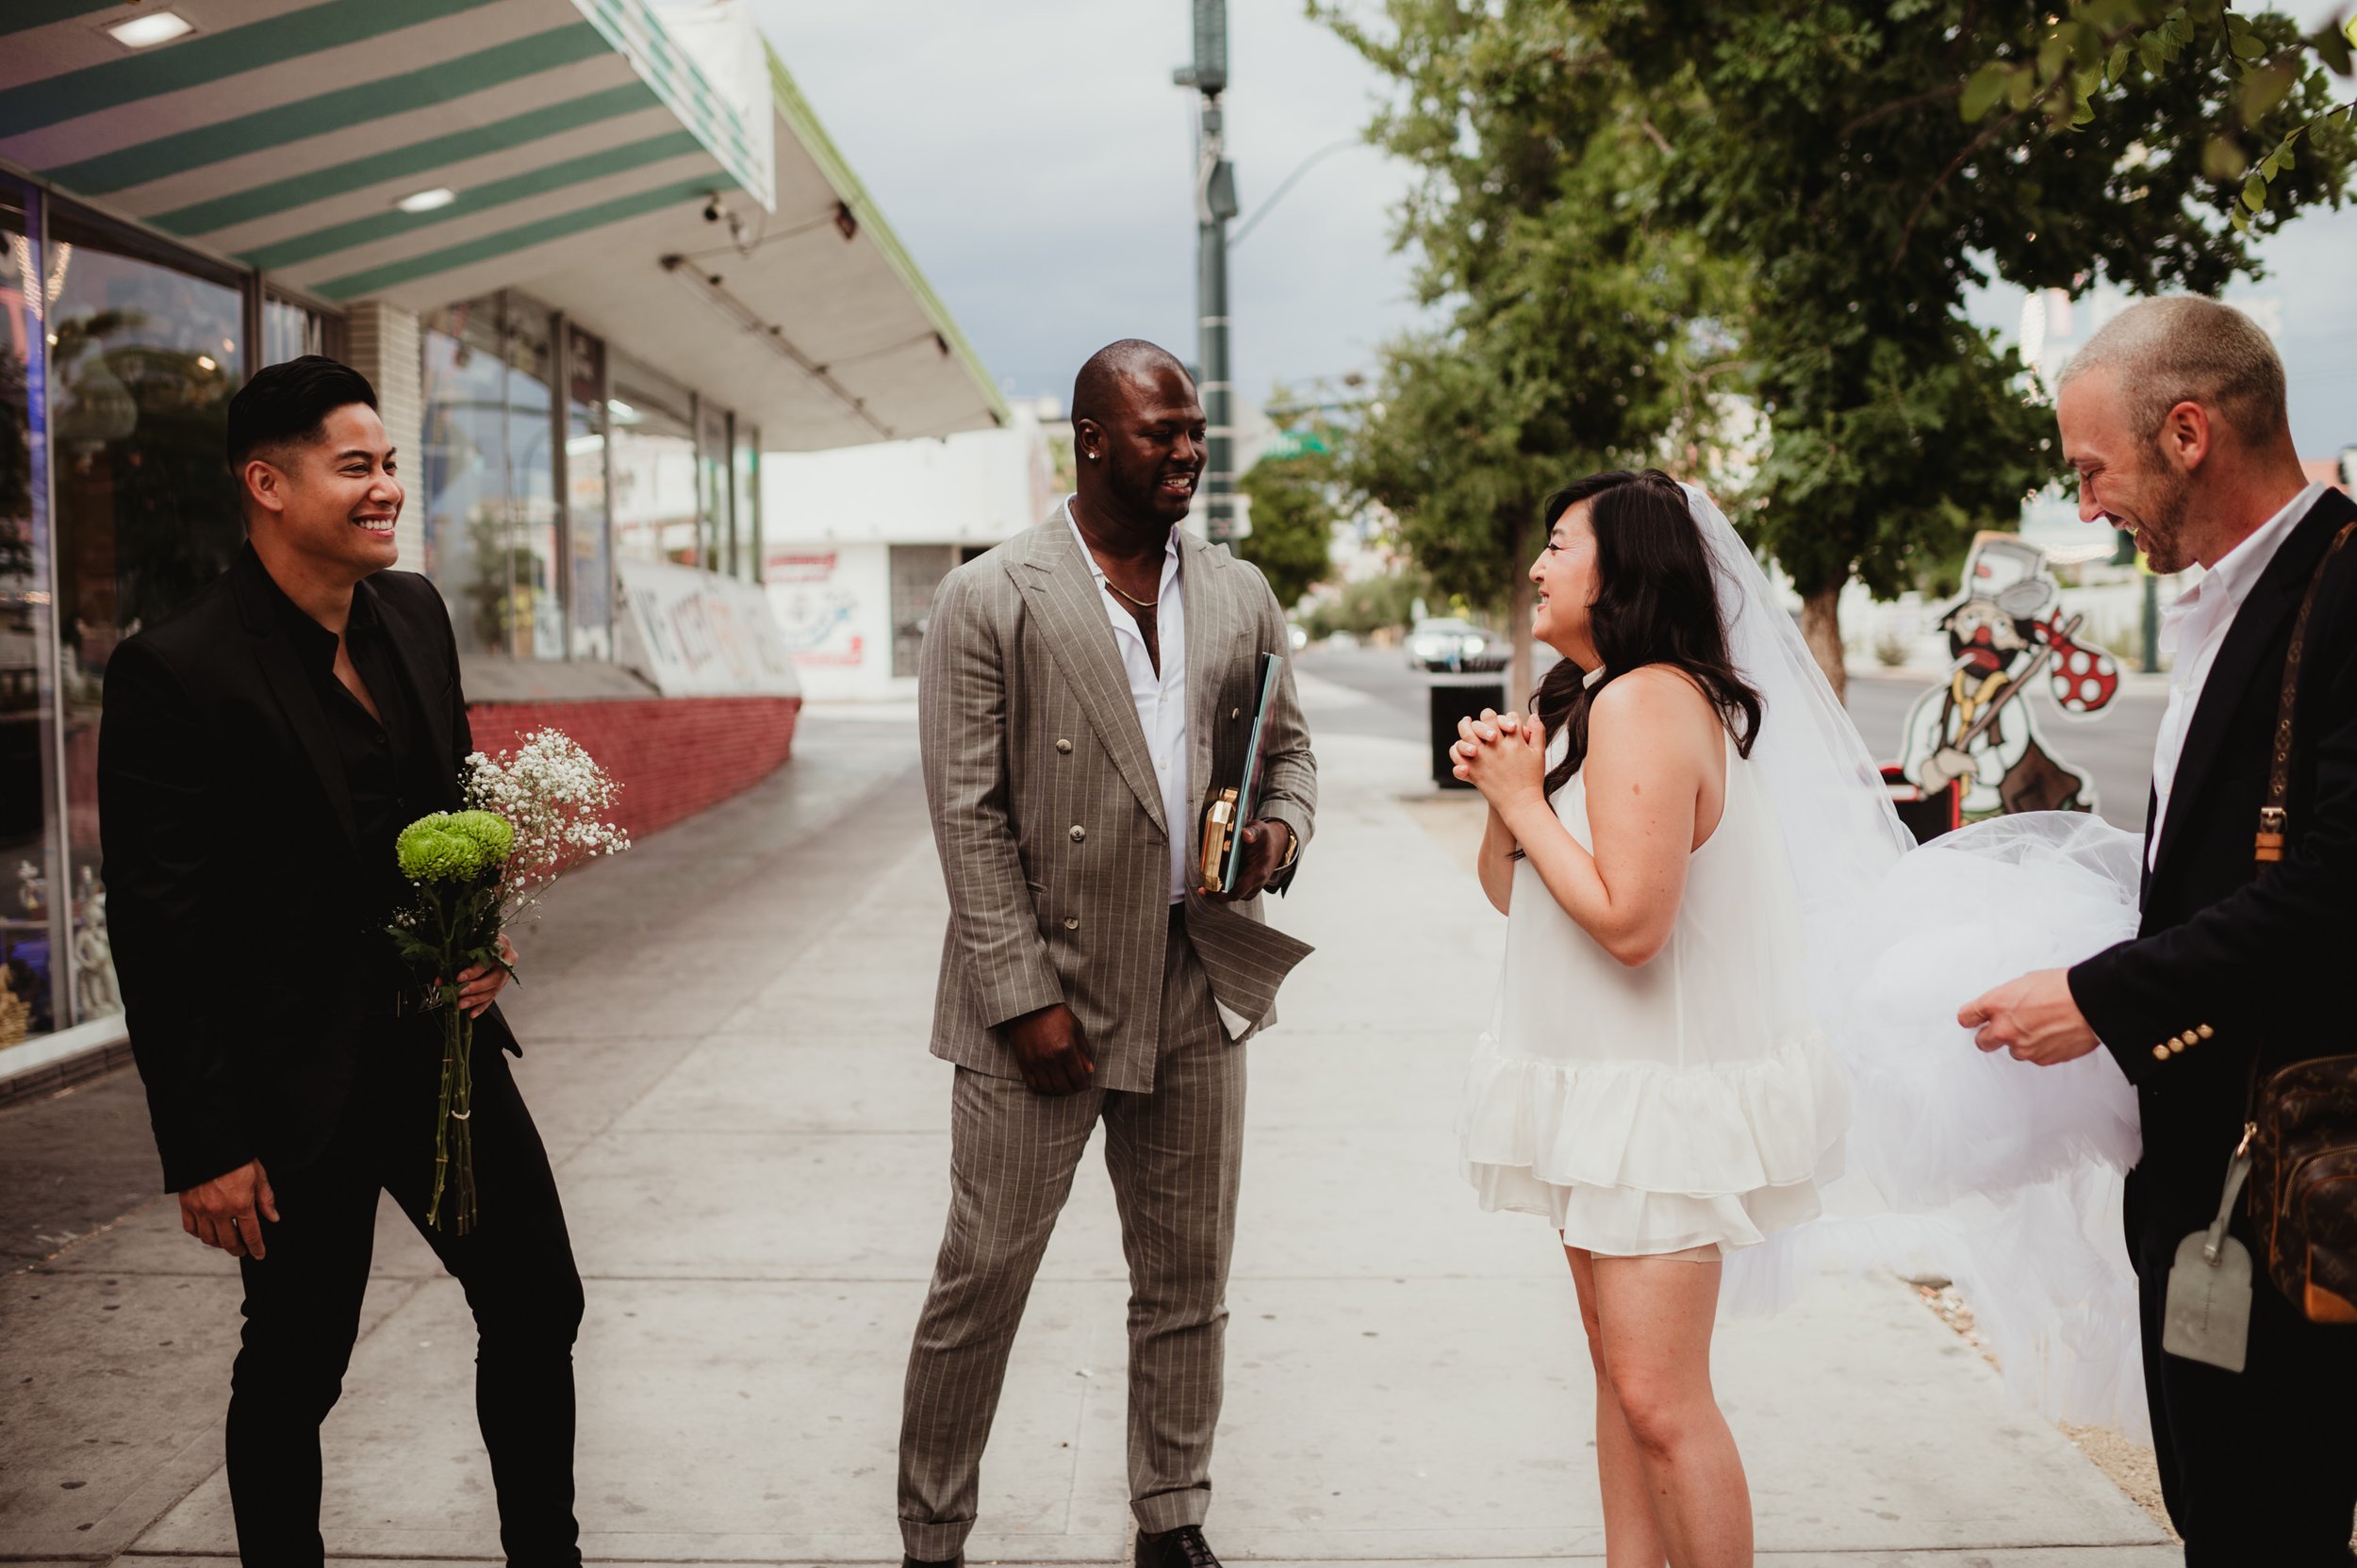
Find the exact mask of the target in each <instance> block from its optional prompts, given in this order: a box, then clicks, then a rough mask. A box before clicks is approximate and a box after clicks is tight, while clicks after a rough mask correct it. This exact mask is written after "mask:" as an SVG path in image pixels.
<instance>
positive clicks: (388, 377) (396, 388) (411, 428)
mask: <svg viewBox="0 0 2357 1568" xmlns="http://www.w3.org/2000/svg"><path fill="white" fill-rule="evenodd" d="M344 339H345V347H344V357H345V359H346V361H347V362H348V363H349V364H350V365H351V366H352V368H353V369H354V370H355V371H359V372H360V373H361V374H362V375H365V376H367V377H368V378H369V380H370V381H371V382H372V383H373V384H374V385H375V387H376V409H377V414H378V417H379V418H381V419H383V420H384V421H385V434H386V436H387V437H389V438H390V439H391V441H392V443H393V445H394V447H395V448H396V449H397V450H398V451H399V453H400V459H399V460H400V463H401V470H402V472H403V473H404V474H405V475H407V476H408V480H409V501H410V504H408V505H407V506H404V507H403V508H402V512H401V520H400V521H399V522H398V523H395V524H394V525H393V538H394V541H395V542H396V543H398V544H399V545H400V546H401V564H402V568H403V569H404V570H407V571H423V570H424V569H425V507H424V505H423V504H422V502H423V501H424V497H425V461H424V458H425V366H424V361H423V360H422V359H421V358H420V349H419V338H418V318H417V317H416V315H415V314H413V313H412V312H410V311H406V310H403V309H400V308H398V307H397V306H394V305H385V304H381V303H379V302H376V301H364V302H363V303H361V304H358V305H353V306H351V307H350V308H349V309H348V310H347V311H346V312H345V315H344Z"/></svg>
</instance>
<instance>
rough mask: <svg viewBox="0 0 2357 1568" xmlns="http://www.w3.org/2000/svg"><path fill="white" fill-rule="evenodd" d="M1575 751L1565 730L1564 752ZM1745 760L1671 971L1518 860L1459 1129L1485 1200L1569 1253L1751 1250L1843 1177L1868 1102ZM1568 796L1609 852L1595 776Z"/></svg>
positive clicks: (1733, 758)
mask: <svg viewBox="0 0 2357 1568" xmlns="http://www.w3.org/2000/svg"><path fill="white" fill-rule="evenodd" d="M1565 746H1566V741H1565V738H1564V736H1562V735H1561V734H1558V735H1557V736H1556V737H1555V739H1554V740H1553V741H1552V742H1551V743H1550V745H1549V748H1548V757H1549V760H1550V763H1551V764H1552V763H1553V762H1554V761H1556V760H1559V759H1560V758H1561V756H1562V755H1563V752H1564V749H1565ZM1726 758H1727V760H1726V807H1725V810H1724V812H1723V813H1722V816H1721V817H1720V821H1719V825H1718V826H1717V827H1716V828H1715V829H1714V830H1713V831H1712V833H1711V834H1710V837H1709V838H1708V839H1707V840H1706V841H1705V842H1704V844H1703V845H1702V847H1701V848H1700V849H1698V850H1695V851H1694V852H1693V858H1692V861H1691V863H1690V865H1689V867H1688V870H1687V882H1686V893H1685V898H1684V900H1682V901H1681V902H1680V904H1679V907H1678V916H1677V923H1676V925H1675V927H1674V928H1673V930H1672V933H1671V936H1670V941H1669V944H1668V946H1666V947H1665V948H1663V949H1662V950H1661V951H1660V952H1659V953H1658V954H1656V956H1655V957H1654V958H1653V960H1652V961H1651V962H1649V963H1646V964H1643V965H1640V966H1637V967H1635V968H1630V967H1627V966H1624V965H1623V964H1621V963H1620V962H1619V961H1618V960H1617V959H1615V958H1613V957H1612V955H1611V954H1609V953H1607V951H1605V949H1603V948H1602V947H1601V946H1600V945H1598V944H1597V942H1596V941H1595V940H1594V939H1593V938H1592V937H1591V936H1590V935H1589V934H1588V933H1586V932H1584V931H1582V930H1581V929H1580V928H1579V926H1578V925H1577V924H1576V923H1575V922H1574V920H1573V919H1572V917H1571V916H1568V915H1566V914H1565V913H1564V912H1563V908H1562V906H1561V905H1559V904H1558V903H1557V902H1556V901H1555V897H1554V895H1553V894H1551V893H1549V892H1548V891H1547V888H1546V884H1545V883H1543V882H1542V881H1541V880H1540V876H1539V873H1538V871H1537V870H1536V869H1534V868H1533V867H1531V865H1530V863H1529V862H1528V861H1522V862H1518V863H1517V864H1516V865H1515V867H1514V886H1513V898H1512V902H1511V906H1510V910H1509V914H1508V920H1507V936H1506V967H1505V972H1504V974H1503V975H1502V976H1501V978H1500V981H1499V984H1498V996H1497V1005H1496V1009H1495V1012H1494V1014H1493V1015H1492V1024H1491V1028H1490V1031H1489V1032H1488V1033H1486V1034H1484V1035H1483V1036H1482V1037H1481V1041H1480V1044H1479V1046H1478V1047H1477V1048H1476V1049H1475V1054H1474V1060H1473V1065H1472V1067H1471V1069H1470V1071H1469V1072H1468V1074H1467V1079H1466V1086H1465V1100H1464V1106H1463V1113H1462V1115H1461V1118H1460V1120H1459V1137H1460V1141H1461V1146H1462V1152H1463V1159H1464V1169H1465V1175H1466V1178H1467V1180H1470V1181H1471V1182H1472V1183H1473V1185H1474V1187H1475V1190H1476V1191H1477V1192H1478V1193H1479V1194H1480V1197H1481V1204H1482V1207H1483V1208H1485V1209H1491V1210H1500V1209H1504V1210H1514V1211H1517V1212H1521V1213H1533V1214H1539V1215H1541V1216H1543V1217H1544V1218H1546V1219H1547V1220H1548V1221H1549V1222H1550V1223H1552V1224H1553V1225H1554V1226H1555V1227H1556V1228H1557V1229H1558V1230H1560V1231H1562V1233H1563V1240H1564V1243H1565V1245H1567V1246H1577V1247H1584V1248H1586V1249H1588V1250H1590V1251H1591V1252H1595V1253H1598V1254H1602V1255H1605V1256H1608V1257H1646V1256H1654V1255H1657V1254H1661V1253H1670V1252H1681V1251H1684V1250H1686V1249H1688V1248H1690V1247H1698V1246H1710V1245H1713V1244H1715V1245H1717V1246H1721V1247H1725V1248H1733V1247H1741V1246H1751V1245H1752V1244H1754V1243H1756V1242H1759V1241H1761V1240H1763V1239H1764V1238H1765V1237H1766V1236H1768V1235H1769V1234H1770V1233H1772V1232H1773V1231H1777V1230H1785V1229H1787V1228H1788V1227H1791V1226H1795V1225H1799V1224H1802V1223H1804V1222H1805V1221H1807V1220H1810V1219H1813V1218H1815V1217H1816V1215H1817V1213H1818V1211H1819V1199H1818V1189H1819V1186H1820V1184H1821V1183H1822V1182H1825V1181H1828V1180H1832V1179H1834V1178H1835V1177H1837V1176H1838V1175H1839V1174H1840V1167H1841V1151H1842V1134H1843V1132H1844V1131H1846V1129H1847V1127H1848V1124H1849V1114H1850V1102H1849V1094H1848V1090H1847V1087H1846V1081H1845V1079H1844V1076H1843V1073H1842V1071H1841V1068H1840V1066H1839V1065H1838V1061H1837V1060H1836V1058H1835V1056H1834V1054H1833V1051H1832V1049H1831V1048H1830V1046H1829V1044H1828V1042H1827V1041H1826V1039H1825V1036H1824V1034H1823V1032H1822V1031H1821V1029H1820V1028H1819V1027H1818V1024H1817V1021H1816V1019H1815V1018H1814V1016H1813V1015H1812V1008H1811V1005H1810V1002H1809V999H1808V981H1807V975H1806V972H1805V950H1804V948H1803V945H1802V944H1803V935H1802V921H1801V910H1800V898H1799V894H1798V891H1797V890H1796V889H1795V887H1794V885H1793V881H1792V874H1791V868H1790V866H1789V864H1788V861H1787V860H1786V855H1785V845H1784V835H1783V834H1782V833H1781V832H1780V831H1779V829H1778V826H1777V823H1776V819H1775V814H1774V808H1773V803H1772V801H1770V799H1769V797H1768V795H1767V792H1766V790H1765V789H1764V788H1763V787H1762V786H1761V784H1760V783H1759V781H1758V780H1757V778H1756V777H1755V775H1754V772H1753V769H1752V765H1751V764H1750V763H1749V762H1748V761H1746V760H1745V759H1744V758H1743V757H1742V756H1740V755H1739V753H1738V752H1737V751H1736V748H1735V746H1734V744H1733V742H1732V741H1730V742H1729V743H1728V744H1727V747H1726ZM1552 803H1553V805H1554V807H1555V812H1556V815H1557V817H1559V818H1561V819H1562V822H1563V825H1564V826H1565V827H1566V828H1568V829H1569V830H1570V831H1571V834H1572V836H1573V837H1574V838H1575V839H1577V840H1578V841H1579V843H1580V844H1581V846H1582V847H1583V848H1588V849H1590V850H1592V849H1593V840H1592V838H1591V835H1590V831H1589V826H1588V803H1587V784H1586V779H1585V776H1584V774H1574V775H1573V776H1572V778H1571V780H1570V782H1569V783H1567V784H1564V786H1563V787H1562V788H1561V789H1559V790H1558V791H1557V792H1556V794H1555V796H1554V798H1553V801H1552Z"/></svg>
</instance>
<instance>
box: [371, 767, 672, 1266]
mask: <svg viewBox="0 0 2357 1568" xmlns="http://www.w3.org/2000/svg"><path fill="white" fill-rule="evenodd" d="M459 785H460V791H461V793H462V795H463V796H464V798H465V802H466V807H467V809H465V810H464V811H455V812H441V811H437V812H435V813H433V814H432V815H431V816H427V817H420V818H418V820H416V821H415V822H412V823H410V824H409V826H407V827H406V828H404V829H403V830H402V832H401V837H400V840H399V841H398V843H397V844H396V845H395V848H394V854H395V857H396V859H397V860H398V861H399V863H400V866H401V874H402V876H403V877H404V879H406V880H407V881H408V883H409V884H410V889H411V893H412V895H413V896H412V898H411V900H410V901H409V902H408V904H407V905H405V906H404V908H402V909H401V910H399V911H398V912H396V913H395V915H394V916H393V923H392V925H391V926H390V927H389V928H388V929H389V930H390V932H391V933H392V938H393V943H394V946H395V947H396V948H397V949H399V950H400V952H401V955H402V957H403V958H404V959H406V960H407V961H408V962H409V963H410V965H411V966H413V967H415V968H416V969H417V971H418V972H419V974H420V976H422V977H425V978H426V982H427V989H428V991H429V992H430V993H431V994H432V998H433V1000H434V1002H435V1004H436V1005H437V1007H438V1008H439V1009H440V1011H441V1014H442V1086H441V1097H440V1109H439V1111H438V1112H437V1114H436V1117H435V1124H434V1195H433V1197H432V1198H431V1200H430V1201H429V1202H428V1204H427V1206H426V1222H427V1223H428V1224H430V1225H434V1226H437V1227H438V1226H440V1225H442V1224H443V1223H444V1221H443V1211H442V1199H443V1198H444V1197H446V1196H447V1197H451V1198H452V1199H453V1201H452V1205H451V1211H450V1216H449V1224H450V1226H451V1227H452V1229H453V1230H456V1231H457V1232H458V1233H459V1234H461V1235H464V1234H466V1233H467V1232H468V1231H469V1230H472V1229H473V1228H474V1221H475V1214H476V1203H475V1187H474V1134H473V1129H472V1128H471V1126H470V1120H471V1118H472V1116H473V1114H474V1065H473V1053H474V1020H473V1019H472V1018H471V1017H470V1016H468V1015H467V1012H466V1010H465V1009H464V1008H462V1007H461V1006H459V1004H458V992H459V985H458V976H459V975H460V974H462V973H464V972H465V971H466V970H468V969H470V968H474V967H477V966H498V967H500V968H503V969H506V970H507V971H508V972H509V973H510V974H513V973H514V972H515V970H514V968H513V966H511V965H510V964H509V963H508V960H507V956H506V955H507V947H506V942H505V933H506V932H507V930H508V928H509V927H510V926H511V925H513V924H514V923H515V922H516V921H517V920H519V918H520V917H521V916H522V915H523V914H524V912H525V911H527V910H528V909H530V908H531V907H532V906H533V905H534V904H536V902H538V900H539V898H540V895H541V894H542V893H544V892H546V891H547V889H548V887H549V885H550V884H551V883H553V882H555V881H556V879H557V878H559V877H561V876H563V875H564V874H565V873H566V872H568V871H569V870H571V869H572V868H573V867H576V866H578V865H580V864H581V863H582V862H583V861H585V860H592V859H595V858H596V857H598V856H600V855H616V854H619V853H621V852H622V851H623V850H627V849H629V848H630V835H629V834H625V833H624V832H622V830H621V829H619V828H618V827H616V826H614V824H613V823H611V822H609V821H606V820H605V819H604V818H605V814H606V813H607V812H609V811H611V810H612V809H613V806H614V801H615V798H616V796H617V795H618V794H619V793H620V791H621V785H620V784H617V783H615V781H614V779H613V778H612V776H611V775H609V774H608V773H607V772H606V771H605V769H603V768H602V767H599V766H598V765H597V763H596V762H595V761H593V760H592V759H591V758H590V755H589V753H588V752H586V751H583V750H582V749H581V748H580V746H578V745H577V744H575V743H574V741H573V739H572V737H571V736H569V735H568V734H565V732H564V731H562V730H536V731H535V732H533V733H532V734H528V735H526V736H524V737H523V743H522V745H521V746H520V747H519V749H518V750H517V751H514V752H513V753H510V752H506V751H502V752H501V753H500V754H499V755H498V756H496V757H492V756H486V754H485V753H483V752H481V751H477V752H475V753H474V754H473V755H471V756H470V757H468V758H467V761H466V764H465V767H464V769H463V770H462V772H461V774H460V778H459Z"/></svg>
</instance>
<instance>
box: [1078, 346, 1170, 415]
mask: <svg viewBox="0 0 2357 1568" xmlns="http://www.w3.org/2000/svg"><path fill="white" fill-rule="evenodd" d="M1162 365H1174V366H1176V367H1178V373H1179V374H1181V375H1183V376H1185V377H1187V379H1188V380H1190V381H1192V380H1194V379H1195V375H1194V372H1193V371H1189V370H1188V369H1187V362H1186V361H1185V360H1183V359H1181V358H1179V357H1178V355H1175V354H1173V353H1171V352H1170V351H1169V350H1168V349H1166V348H1164V347H1162V345H1161V344H1160V343H1149V342H1147V341H1146V339H1145V338H1122V339H1121V340H1120V341H1118V342H1113V343H1107V344H1106V345H1105V346H1104V347H1103V348H1101V349H1098V350H1097V351H1096V353H1095V354H1092V355H1089V358H1088V363H1087V364H1085V365H1083V366H1081V367H1080V374H1079V375H1078V376H1075V377H1074V378H1073V382H1072V422H1073V423H1074V424H1075V425H1076V426H1077V425H1078V424H1079V423H1080V421H1082V420H1094V421H1096V422H1097V423H1098V424H1103V423H1104V422H1105V413H1106V410H1107V409H1108V408H1110V407H1111V406H1112V405H1113V399H1114V398H1116V397H1118V396H1119V395H1120V390H1121V384H1122V383H1123V382H1124V381H1126V380H1128V379H1129V377H1131V376H1133V375H1136V374H1137V373H1138V372H1140V371H1146V370H1150V369H1154V368H1156V367H1159V366H1162Z"/></svg>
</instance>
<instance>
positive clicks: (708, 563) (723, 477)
mask: <svg viewBox="0 0 2357 1568" xmlns="http://www.w3.org/2000/svg"><path fill="white" fill-rule="evenodd" d="M699 415H700V417H699V419H698V421H697V439H696V510H697V512H698V513H699V514H700V515H701V518H702V520H703V528H702V537H703V544H704V555H703V559H702V561H701V562H700V563H699V564H700V565H701V566H702V567H703V569H705V570H707V571H717V572H718V573H720V574H721V575H722V576H724V577H725V576H729V575H731V574H733V572H734V571H735V569H736V564H735V561H734V560H733V558H732V556H731V555H730V553H729V547H730V546H731V545H732V544H733V542H734V541H733V537H732V524H731V518H732V517H733V514H734V512H735V510H736V507H735V504H734V503H735V499H736V487H735V485H734V483H733V482H732V481H731V479H730V477H729V415H728V410H726V409H724V408H717V407H715V406H713V405H712V404H709V403H707V404H703V405H702V407H701V409H700V410H699Z"/></svg>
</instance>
